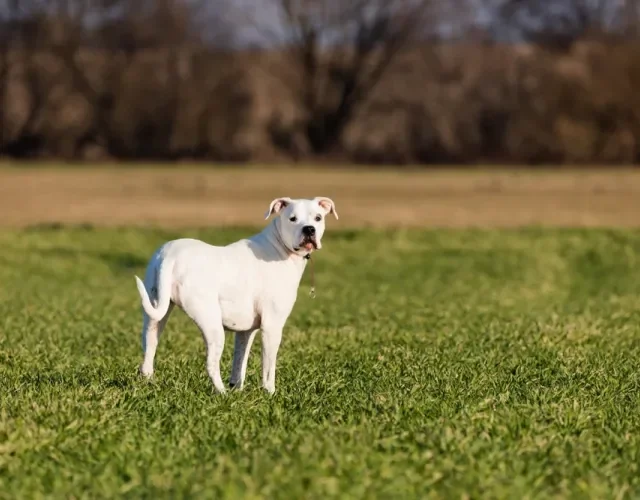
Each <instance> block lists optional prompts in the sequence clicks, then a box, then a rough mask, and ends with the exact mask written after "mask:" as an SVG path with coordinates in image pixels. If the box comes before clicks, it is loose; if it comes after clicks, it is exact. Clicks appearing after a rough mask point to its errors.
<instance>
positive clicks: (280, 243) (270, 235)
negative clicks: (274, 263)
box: [261, 218, 311, 267]
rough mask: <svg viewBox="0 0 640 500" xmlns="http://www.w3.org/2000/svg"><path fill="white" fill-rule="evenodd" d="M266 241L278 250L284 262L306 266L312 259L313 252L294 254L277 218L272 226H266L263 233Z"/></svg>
mask: <svg viewBox="0 0 640 500" xmlns="http://www.w3.org/2000/svg"><path fill="white" fill-rule="evenodd" d="M261 234H262V235H264V237H265V239H266V240H267V241H268V242H269V243H270V244H271V245H272V246H273V247H274V248H275V249H276V251H277V252H278V254H279V255H280V256H281V257H282V260H289V261H293V262H296V263H301V264H302V265H303V267H304V264H305V263H306V262H307V260H309V259H310V258H311V252H309V253H306V254H299V253H297V252H294V250H293V249H292V248H289V247H288V246H287V244H286V243H285V241H284V238H283V237H282V232H281V231H280V224H279V219H278V218H275V219H273V220H272V221H271V224H269V225H268V226H266V227H265V228H264V230H263V231H262V233H261Z"/></svg>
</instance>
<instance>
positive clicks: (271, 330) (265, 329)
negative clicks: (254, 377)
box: [262, 323, 283, 394]
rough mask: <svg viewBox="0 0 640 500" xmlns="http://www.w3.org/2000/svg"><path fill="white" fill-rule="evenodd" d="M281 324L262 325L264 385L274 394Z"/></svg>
mask: <svg viewBox="0 0 640 500" xmlns="http://www.w3.org/2000/svg"><path fill="white" fill-rule="evenodd" d="M282 327H283V325H280V324H277V323H276V324H266V325H262V386H263V387H264V388H265V389H266V390H267V392H269V393H270V394H273V393H274V392H275V391H276V358H277V356H278V349H279V348H280V341H281V340H282Z"/></svg>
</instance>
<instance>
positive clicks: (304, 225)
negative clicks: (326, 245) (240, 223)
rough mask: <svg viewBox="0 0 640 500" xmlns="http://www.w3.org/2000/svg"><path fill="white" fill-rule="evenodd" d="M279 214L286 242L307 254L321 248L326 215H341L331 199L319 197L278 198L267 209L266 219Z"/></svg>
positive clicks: (281, 233)
mask: <svg viewBox="0 0 640 500" xmlns="http://www.w3.org/2000/svg"><path fill="white" fill-rule="evenodd" d="M272 214H277V216H278V219H277V220H276V227H277V229H278V232H279V233H280V237H281V238H282V242H283V243H284V245H285V246H286V247H287V248H288V249H289V250H290V251H293V252H294V253H297V254H298V255H307V254H309V253H311V252H313V251H314V250H320V248H322V235H323V234H324V225H325V218H326V216H327V215H329V214H333V215H334V217H335V218H336V219H337V218H338V212H336V206H335V204H334V203H333V201H332V200H331V198H326V197H324V196H318V197H316V198H313V199H312V200H292V199H291V198H276V199H275V200H273V201H272V202H271V205H270V206H269V210H267V214H266V218H267V219H268V218H269V217H270V216H271V215H272Z"/></svg>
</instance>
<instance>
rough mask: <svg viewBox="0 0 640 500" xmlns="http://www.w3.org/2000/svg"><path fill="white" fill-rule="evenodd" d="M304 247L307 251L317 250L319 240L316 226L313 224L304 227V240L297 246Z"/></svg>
mask: <svg viewBox="0 0 640 500" xmlns="http://www.w3.org/2000/svg"><path fill="white" fill-rule="evenodd" d="M300 248H304V249H305V250H307V251H309V252H310V251H311V250H317V249H318V240H317V239H316V228H315V227H313V226H304V227H303V228H302V241H301V242H300V246H299V247H298V248H297V250H299V249H300Z"/></svg>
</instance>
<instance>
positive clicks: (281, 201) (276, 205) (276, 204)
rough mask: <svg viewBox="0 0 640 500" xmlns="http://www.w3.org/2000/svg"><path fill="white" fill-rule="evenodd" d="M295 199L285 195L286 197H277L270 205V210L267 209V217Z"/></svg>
mask: <svg viewBox="0 0 640 500" xmlns="http://www.w3.org/2000/svg"><path fill="white" fill-rule="evenodd" d="M292 202H293V200H292V199H291V198H288V197H284V198H276V199H275V200H273V201H272V202H271V205H269V210H267V213H265V217H264V218H265V219H268V218H269V217H271V214H277V213H279V212H280V210H282V209H283V208H284V207H286V206H287V205H289V204H290V203H292Z"/></svg>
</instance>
